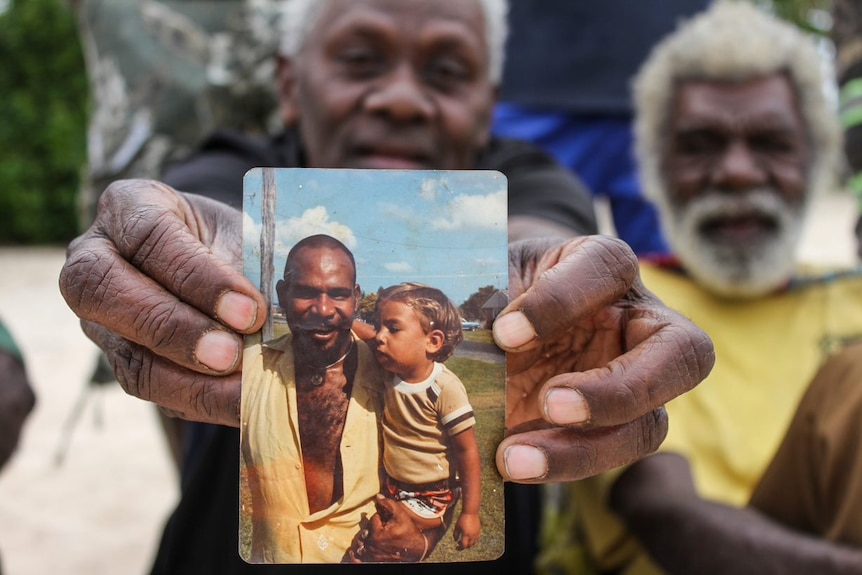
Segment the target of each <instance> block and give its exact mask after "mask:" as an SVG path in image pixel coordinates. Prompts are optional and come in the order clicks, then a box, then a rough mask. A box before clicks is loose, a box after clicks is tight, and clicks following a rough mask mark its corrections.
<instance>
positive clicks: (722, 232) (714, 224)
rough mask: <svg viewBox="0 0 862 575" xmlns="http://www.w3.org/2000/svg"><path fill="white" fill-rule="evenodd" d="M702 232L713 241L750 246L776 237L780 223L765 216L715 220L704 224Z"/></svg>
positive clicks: (757, 215) (754, 215) (756, 215)
mask: <svg viewBox="0 0 862 575" xmlns="http://www.w3.org/2000/svg"><path fill="white" fill-rule="evenodd" d="M700 230H701V232H702V233H703V234H704V235H706V236H707V237H709V238H711V239H712V240H713V241H719V242H725V243H734V244H748V243H750V242H754V241H758V240H761V239H763V238H765V237H767V236H772V235H775V233H777V231H778V222H777V220H776V219H775V218H773V217H771V216H767V215H764V214H750V215H745V216H735V217H727V218H713V219H710V220H707V221H705V222H703V224H701V226H700Z"/></svg>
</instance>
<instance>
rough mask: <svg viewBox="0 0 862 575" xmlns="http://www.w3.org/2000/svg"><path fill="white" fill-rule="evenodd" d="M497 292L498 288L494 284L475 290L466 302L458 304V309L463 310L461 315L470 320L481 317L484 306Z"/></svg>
mask: <svg viewBox="0 0 862 575" xmlns="http://www.w3.org/2000/svg"><path fill="white" fill-rule="evenodd" d="M495 293H497V288H495V287H494V286H492V285H487V286H484V287H480V288H479V290H478V291H476V292H474V293H473V294H472V295H470V297H468V298H467V300H466V301H465V302H464V303H462V304H461V305H460V306H458V309H460V310H461V315H462V316H463V317H464V318H465V319H469V320H477V319H479V318H481V317H482V306H483V305H484V304H485V302H486V301H488V299H489V298H490V297H491V296H492V295H494V294H495Z"/></svg>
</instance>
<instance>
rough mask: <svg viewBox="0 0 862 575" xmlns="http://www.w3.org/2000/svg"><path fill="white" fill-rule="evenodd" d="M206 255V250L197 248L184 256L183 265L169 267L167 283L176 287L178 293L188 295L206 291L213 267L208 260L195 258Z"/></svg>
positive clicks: (209, 284) (200, 247)
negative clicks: (197, 291) (193, 292)
mask: <svg viewBox="0 0 862 575" xmlns="http://www.w3.org/2000/svg"><path fill="white" fill-rule="evenodd" d="M206 254H207V250H206V248H204V247H203V246H199V247H198V248H197V249H195V250H194V251H193V253H186V254H184V262H183V263H184V265H173V266H170V270H171V271H170V275H169V278H168V281H169V283H170V284H171V285H173V286H176V289H177V290H178V292H179V293H188V292H192V291H195V290H199V289H201V288H205V289H206V288H207V287H208V286H211V285H212V283H213V282H211V281H210V275H211V274H212V272H213V266H212V265H211V262H210V260H209V259H207V258H204V257H197V256H199V255H201V256H205V255H206Z"/></svg>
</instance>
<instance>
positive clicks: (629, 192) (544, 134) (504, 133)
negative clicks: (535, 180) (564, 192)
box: [493, 103, 669, 255]
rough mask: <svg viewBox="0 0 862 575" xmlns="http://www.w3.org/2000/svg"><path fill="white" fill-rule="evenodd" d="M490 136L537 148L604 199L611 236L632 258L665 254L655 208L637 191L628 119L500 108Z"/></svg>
mask: <svg viewBox="0 0 862 575" xmlns="http://www.w3.org/2000/svg"><path fill="white" fill-rule="evenodd" d="M493 131H494V133H495V134H496V135H498V136H501V137H507V138H517V139H522V140H527V141H529V142H532V143H533V144H535V145H537V146H539V147H541V148H543V149H544V150H546V151H547V152H549V153H550V154H551V155H553V156H554V157H555V158H556V159H557V161H558V162H560V163H561V164H563V165H564V166H566V167H567V168H569V169H570V170H572V172H574V173H575V174H576V175H577V176H578V177H580V178H581V179H582V180H583V181H584V183H585V184H586V185H587V187H588V188H589V189H590V192H591V193H592V194H593V196H604V197H606V198H607V199H608V201H609V203H610V207H611V213H612V216H613V221H614V226H615V227H616V230H617V234H618V235H619V237H620V238H621V239H622V240H623V241H625V242H626V243H627V244H629V245H630V246H631V248H632V249H633V250H634V252H635V253H636V254H638V255H653V254H667V253H669V249H668V247H667V243H666V242H665V240H664V237H663V235H662V233H661V227H660V224H659V220H658V214H657V212H656V209H655V207H654V206H653V205H652V204H651V203H650V202H648V201H647V200H646V199H644V197H643V195H642V193H641V190H640V185H639V183H638V179H637V167H636V165H635V159H634V151H633V135H632V128H631V118H630V117H629V116H628V115H625V114H620V115H610V116H607V115H605V116H595V115H593V116H580V115H574V114H571V113H567V112H562V111H554V110H549V109H536V108H530V107H526V106H520V105H517V104H510V103H501V104H499V105H498V106H497V108H496V109H495V111H494V127H493Z"/></svg>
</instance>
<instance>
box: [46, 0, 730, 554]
mask: <svg viewBox="0 0 862 575" xmlns="http://www.w3.org/2000/svg"><path fill="white" fill-rule="evenodd" d="M337 7H338V8H339V10H334V9H331V8H332V7H330V8H327V12H337V14H335V15H333V14H328V15H330V16H332V17H323V18H320V20H319V21H318V22H317V24H316V25H315V27H314V29H313V30H311V31H310V32H309V40H308V42H307V43H306V45H305V46H304V47H303V49H302V51H301V53H300V54H299V55H298V56H297V57H296V59H293V60H289V59H285V60H283V61H282V64H281V67H280V70H279V85H278V87H279V95H280V103H281V111H282V117H283V119H284V121H285V123H286V125H289V126H298V127H299V129H300V132H301V134H302V138H303V144H304V147H305V148H306V150H307V152H308V154H307V161H308V164H307V165H308V166H309V167H323V166H329V165H335V164H338V165H340V167H347V166H361V167H381V168H382V167H395V166H401V167H425V168H434V169H459V168H464V167H469V168H472V167H473V166H474V165H475V161H476V157H477V155H478V153H479V151H480V149H481V147H482V146H483V145H484V144H485V143H486V142H487V141H488V137H489V134H488V128H489V124H490V118H491V113H492V108H493V104H494V94H495V87H494V85H493V83H492V81H491V80H490V77H489V72H488V69H487V67H486V66H484V65H482V63H487V62H488V60H489V55H488V52H487V46H486V43H485V42H484V36H485V30H484V20H483V14H482V12H481V8H480V6H479V4H478V3H477V2H468V1H465V0H438V1H436V2H416V1H414V0H352V1H350V2H344V1H341V2H340V3H339V4H338V5H337ZM341 14H354V15H355V16H356V17H357V18H359V17H360V16H362V15H365V16H367V17H363V19H362V22H364V23H363V25H362V30H363V31H362V33H358V34H357V33H354V32H351V27H350V26H346V27H345V28H339V29H340V30H344V31H346V32H347V36H346V37H344V40H345V41H346V42H347V45H348V46H349V47H351V50H350V51H348V52H347V53H346V54H345V53H343V52H341V51H339V50H334V49H331V48H332V46H333V44H330V43H329V42H331V41H333V36H334V35H336V34H335V29H334V28H331V27H332V26H334V24H335V23H338V22H341V23H344V22H345V21H344V20H343V19H342V18H341V17H340V15H341ZM394 15H397V16H398V17H397V18H395V17H393V16H394ZM402 20H403V22H404V24H403V26H404V27H403V28H402ZM357 21H358V20H357ZM339 37H340V36H339ZM353 39H355V40H356V41H357V42H358V46H359V48H361V52H360V53H361V57H358V58H357V57H354V56H352V55H351V54H354V53H353V51H352V46H353V44H352V43H351V41H352V40H353ZM479 39H482V41H477V40H479ZM342 45H343V44H341V43H340V42H335V44H334V46H336V47H337V46H342ZM476 62H478V63H480V65H479V66H478V67H477V66H476V65H475V64H474V63H476ZM312 64H314V65H312ZM339 66H346V71H345V70H344V69H343V68H342V69H340V68H339ZM354 66H356V67H354ZM323 69H326V70H329V72H328V73H327V75H322V73H320V72H319V71H320V70H323ZM342 72H344V73H342ZM441 80H442V81H441ZM334 87H338V88H339V89H338V90H334V89H333V88H334ZM348 96H349V99H345V98H348ZM240 222H241V215H240V213H239V212H237V211H235V210H232V209H230V208H228V207H227V206H224V205H221V204H217V203H215V202H212V201H209V200H206V199H205V198H202V197H195V196H191V195H184V194H181V193H177V192H176V191H175V190H172V189H170V188H168V187H167V186H164V185H163V184H160V183H157V182H151V181H121V182H116V183H114V184H112V185H111V186H109V187H108V189H107V190H106V191H105V192H104V193H103V194H102V197H101V199H100V203H99V213H98V215H97V217H96V220H95V222H94V223H93V226H92V227H91V228H90V229H89V230H88V231H87V232H85V234H83V235H82V236H81V237H80V238H78V239H76V240H75V241H73V242H72V243H71V244H70V246H69V249H68V252H67V261H66V265H65V266H64V268H63V271H62V272H61V277H60V289H61V291H62V293H63V295H64V297H65V298H66V301H67V303H68V304H69V306H70V307H71V308H72V310H73V311H74V312H75V313H76V314H78V316H79V317H81V319H82V325H83V326H84V330H85V332H86V333H87V335H88V336H89V337H90V338H91V339H93V340H94V341H95V342H96V343H97V344H98V345H99V346H100V347H101V348H102V349H103V350H105V351H106V353H107V355H108V357H109V359H110V361H111V364H112V366H113V367H114V370H115V372H116V374H117V377H118V380H119V381H120V384H121V385H122V386H123V388H124V389H126V391H128V392H129V393H130V394H132V395H135V396H137V397H141V398H143V399H146V400H149V401H153V402H155V403H157V404H159V405H160V406H161V407H162V408H163V409H165V410H167V411H169V412H171V413H174V414H176V415H178V416H181V417H183V418H186V419H191V420H196V421H206V422H211V423H221V424H225V425H232V426H238V425H239V398H240V376H239V373H238V372H237V369H238V368H239V364H240V356H241V353H240V350H241V349H242V348H241V344H242V339H241V335H242V334H245V333H253V332H255V331H258V330H259V329H260V327H261V326H262V324H263V322H264V319H265V318H264V314H265V310H266V303H265V302H264V300H263V296H262V295H261V294H260V293H259V292H258V290H257V289H255V288H254V286H253V285H252V284H251V283H250V282H249V281H248V280H247V279H245V278H244V277H243V276H242V273H241V271H240V270H241V264H240V262H241V259H240V255H241V254H240V253H239V246H241V245H242V242H241V239H240V238H241V237H242V234H241V226H240ZM509 224H510V226H511V230H512V235H511V236H510V239H515V238H543V239H538V240H535V241H533V242H529V243H518V244H513V245H512V246H511V247H510V258H511V262H512V265H511V267H510V269H511V273H512V280H511V283H512V285H513V289H511V290H510V293H511V295H512V296H513V298H514V297H516V296H517V299H513V301H512V302H511V304H510V305H509V307H508V308H507V309H506V310H505V311H504V315H501V316H500V317H499V318H498V319H497V323H496V324H495V328H494V332H495V338H496V340H497V342H498V344H499V345H500V346H501V347H502V348H504V349H506V350H507V351H509V352H511V354H512V355H510V357H511V358H512V359H513V365H517V366H518V369H517V371H516V372H514V373H513V374H512V375H513V377H512V379H511V381H512V382H514V385H513V386H512V387H511V388H510V392H509V398H510V401H511V403H510V404H511V405H512V409H511V413H510V415H509V419H508V420H507V427H509V429H510V433H509V435H508V436H507V437H506V439H505V440H504V441H503V443H502V444H501V445H500V446H499V449H498V457H497V462H498V468H499V470H500V472H501V474H502V476H503V478H504V479H506V480H511V481H522V482H532V483H541V482H547V481H564V480H573V479H578V478H581V477H587V476H590V475H594V474H596V473H599V472H601V471H605V470H607V469H609V468H611V467H614V466H616V465H620V464H621V463H624V462H629V461H632V460H634V459H636V458H639V457H642V456H644V455H645V454H647V453H650V452H652V451H654V450H655V449H656V448H657V447H658V445H659V444H660V442H661V440H662V438H663V437H664V435H665V433H666V429H667V428H666V426H667V421H666V417H665V415H664V410H663V407H662V406H663V405H664V404H665V403H666V402H667V401H669V400H670V399H672V398H674V397H676V396H677V395H679V394H680V393H683V392H685V391H687V390H689V389H691V388H693V387H694V386H695V385H697V384H698V383H699V382H700V381H702V380H703V378H704V377H706V374H707V373H708V372H709V370H710V369H711V367H712V363H713V361H714V352H713V348H712V345H711V342H710V341H709V338H708V337H707V336H706V335H705V334H704V333H703V332H702V331H701V330H700V329H698V328H697V327H695V326H694V325H693V324H692V323H691V322H689V321H688V320H686V319H684V318H682V317H681V316H679V315H678V314H676V313H674V312H672V311H670V310H669V309H668V308H667V307H665V306H663V305H662V304H661V302H660V301H658V299H657V298H655V297H654V296H652V295H651V294H650V293H649V292H647V291H646V290H644V289H643V286H642V285H641V283H640V280H639V279H638V274H637V261H636V259H635V257H634V255H633V254H632V252H631V250H630V249H629V248H628V247H627V246H625V244H623V243H622V242H619V241H616V240H613V239H611V238H604V237H591V238H583V239H579V240H573V241H571V242H568V243H566V242H565V240H564V239H562V237H565V236H571V235H574V231H573V230H561V229H560V226H559V225H558V224H553V223H551V222H548V221H545V220H542V219H539V218H535V217H525V216H519V217H514V218H511V219H510V222H509ZM548 237H553V238H554V239H550V240H549V239H547V238H548ZM621 353H622V355H620V354H621ZM576 368H578V369H583V370H586V371H584V372H583V373H576V372H574V371H573V370H574V369H576ZM394 517H395V518H396V519H397V514H396V515H395V516H394ZM408 523H409V522H408ZM387 525H388V526H389V527H393V525H391V524H387ZM411 527H412V523H411V524H409V525H401V524H398V529H388V530H387V531H386V532H388V533H391V532H393V531H394V532H397V533H400V532H404V531H405V530H409V529H410V528H411ZM377 533H383V532H381V531H375V530H374V529H372V537H375V539H372V540H371V542H374V543H376V544H379V546H377V545H369V546H368V548H370V549H375V548H378V547H379V548H384V547H386V546H389V545H390V544H392V543H393V542H392V541H389V542H386V541H385V538H384V537H383V536H382V535H381V536H380V537H377V536H376V535H375V534H377ZM405 540H410V544H412V545H415V544H419V545H422V544H423V540H422V537H421V535H420V534H418V532H416V533H412V534H409V535H408V536H406V537H405ZM402 547H409V545H406V546H405V545H402ZM411 550H412V551H411V552H415V551H416V550H415V548H411ZM419 552H420V553H421V547H420V548H419ZM387 557H388V556H386V555H385V553H383V552H381V553H380V555H376V554H374V553H371V554H370V555H369V556H367V558H370V559H379V560H387Z"/></svg>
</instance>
